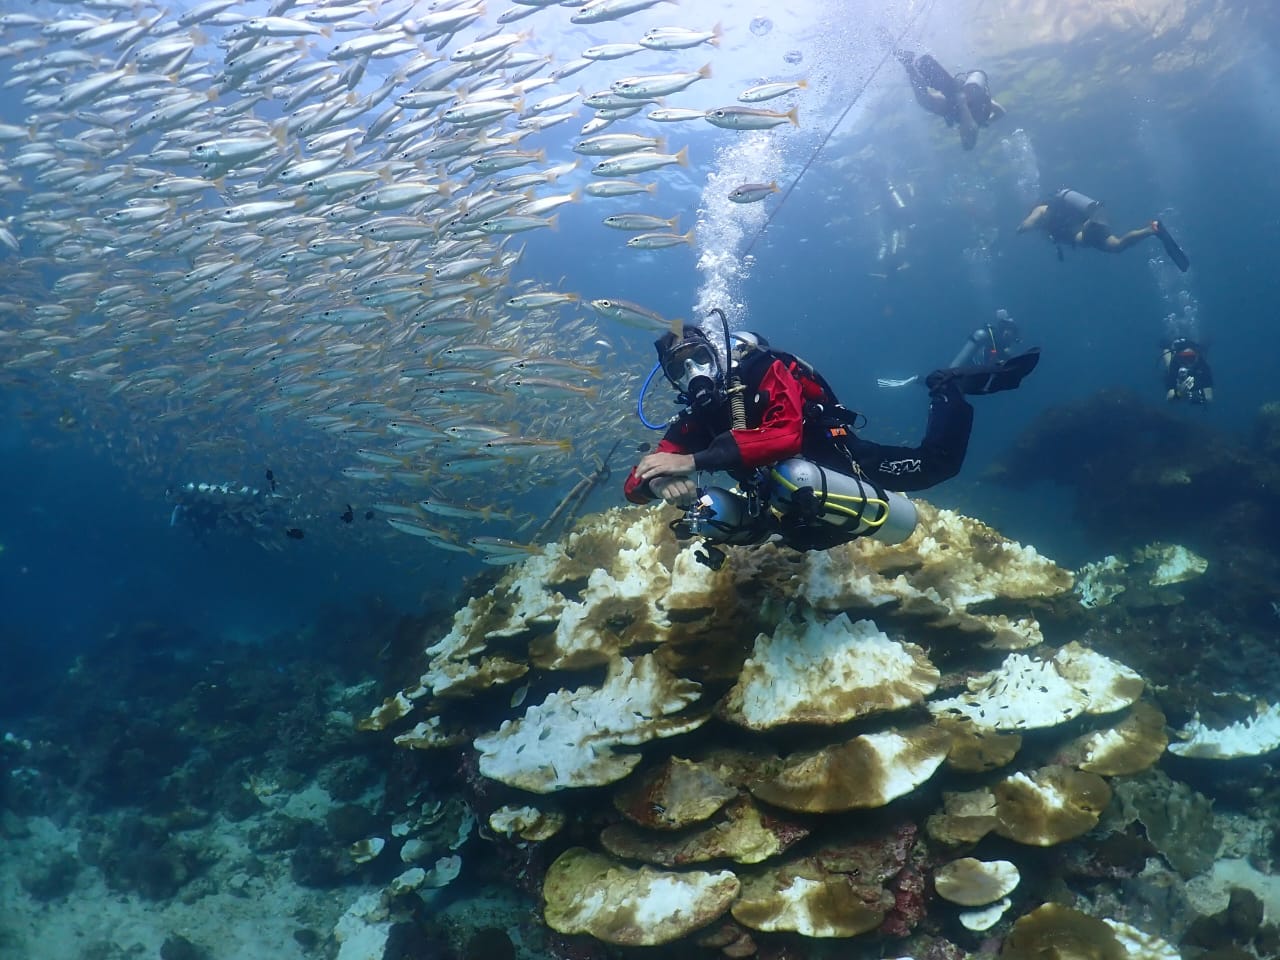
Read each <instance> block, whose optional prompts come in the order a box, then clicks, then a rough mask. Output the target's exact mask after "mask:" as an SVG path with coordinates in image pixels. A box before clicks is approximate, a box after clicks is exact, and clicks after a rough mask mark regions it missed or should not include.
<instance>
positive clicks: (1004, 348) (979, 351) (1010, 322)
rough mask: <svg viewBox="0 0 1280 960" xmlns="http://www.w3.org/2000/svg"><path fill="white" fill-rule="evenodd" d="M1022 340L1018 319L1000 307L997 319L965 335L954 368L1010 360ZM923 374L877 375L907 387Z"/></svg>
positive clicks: (880, 382) (885, 382) (890, 384)
mask: <svg viewBox="0 0 1280 960" xmlns="http://www.w3.org/2000/svg"><path fill="white" fill-rule="evenodd" d="M1021 342H1022V332H1021V331H1020V330H1019V329H1018V324H1017V321H1015V320H1014V319H1013V317H1011V316H1009V311H1008V310H997V311H996V317H995V320H993V321H992V322H991V323H988V324H986V325H985V326H981V327H979V328H978V329H977V330H974V331H973V333H971V334H969V336H968V337H966V338H965V341H964V345H963V346H962V347H961V348H960V352H959V353H957V354H956V355H955V357H954V358H953V359H952V361H951V369H953V370H954V369H957V368H960V367H968V366H987V365H989V364H995V363H999V362H1000V361H1002V360H1008V359H1009V358H1010V357H1012V356H1013V348H1014V347H1016V346H1017V345H1018V344H1020V343H1021ZM924 379H925V377H924V376H923V375H922V374H916V375H915V376H911V377H907V378H906V379H905V380H892V379H889V378H887V377H879V378H877V379H876V385H877V386H881V387H905V386H907V384H910V383H918V382H920V381H921V380H924Z"/></svg>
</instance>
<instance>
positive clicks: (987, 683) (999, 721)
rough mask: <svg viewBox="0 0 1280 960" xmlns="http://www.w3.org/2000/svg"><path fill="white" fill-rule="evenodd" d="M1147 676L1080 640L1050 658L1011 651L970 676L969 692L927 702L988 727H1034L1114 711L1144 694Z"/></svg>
mask: <svg viewBox="0 0 1280 960" xmlns="http://www.w3.org/2000/svg"><path fill="white" fill-rule="evenodd" d="M1142 689H1143V681H1142V678H1141V677H1140V676H1138V674H1137V673H1135V672H1134V671H1133V670H1130V669H1129V668H1128V667H1126V666H1125V665H1124V664H1122V663H1118V662H1116V661H1115V660H1111V659H1109V658H1107V657H1104V656H1102V654H1100V653H1095V652H1094V651H1092V650H1089V649H1087V648H1085V647H1083V646H1081V645H1080V644H1078V643H1069V644H1067V645H1066V646H1065V647H1062V648H1061V649H1060V650H1058V652H1057V653H1056V654H1054V656H1053V658H1052V659H1051V660H1033V659H1032V658H1031V657H1028V656H1026V655H1024V654H1021V653H1012V654H1010V655H1009V656H1008V657H1007V658H1005V661H1004V663H1002V664H1001V665H1000V666H999V667H998V668H997V669H995V670H992V671H991V672H990V673H986V674H983V675H982V676H979V677H974V678H973V679H972V680H970V681H969V692H968V693H963V694H960V695H959V696H957V697H952V698H950V699H948V700H938V701H935V702H933V703H930V704H929V710H930V711H931V712H932V713H934V714H935V715H940V716H963V717H966V718H967V719H969V720H971V721H972V722H973V723H974V724H975V726H977V727H980V728H983V729H987V730H1036V729H1042V728H1045V727H1055V726H1057V725H1059V724H1061V723H1066V722H1067V721H1068V720H1071V719H1073V718H1075V717H1078V716H1079V715H1080V714H1082V713H1090V714H1101V713H1110V712H1112V711H1115V710H1120V709H1122V708H1123V707H1127V706H1129V705H1130V704H1131V703H1133V702H1134V701H1136V700H1137V699H1138V697H1139V696H1141V695H1142Z"/></svg>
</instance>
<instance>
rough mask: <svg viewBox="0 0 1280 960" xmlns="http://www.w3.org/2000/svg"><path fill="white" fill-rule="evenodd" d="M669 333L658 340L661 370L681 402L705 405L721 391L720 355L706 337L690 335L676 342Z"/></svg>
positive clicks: (710, 402) (701, 406)
mask: <svg viewBox="0 0 1280 960" xmlns="http://www.w3.org/2000/svg"><path fill="white" fill-rule="evenodd" d="M674 341H675V338H674V337H673V336H671V335H670V334H668V335H667V337H665V338H663V339H662V340H659V341H658V343H657V344H656V346H657V347H658V356H659V358H660V359H661V362H662V372H663V374H664V375H665V376H666V378H667V380H669V381H670V382H671V384H672V386H674V387H675V388H676V389H677V390H679V391H680V398H681V402H682V403H687V404H688V405H689V406H691V407H693V408H694V409H695V410H697V409H705V408H706V407H708V406H709V405H711V404H712V403H714V402H715V400H716V398H717V397H718V396H719V395H720V393H721V390H720V379H721V374H720V358H719V357H718V356H717V355H716V352H715V349H714V348H713V347H712V346H711V344H710V343H709V342H708V341H707V339H706V338H705V337H701V336H696V335H695V336H689V337H688V339H685V340H684V341H682V342H674Z"/></svg>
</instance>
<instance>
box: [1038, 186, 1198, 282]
mask: <svg viewBox="0 0 1280 960" xmlns="http://www.w3.org/2000/svg"><path fill="white" fill-rule="evenodd" d="M1028 230H1042V231H1044V233H1045V234H1046V235H1047V236H1048V237H1049V239H1050V240H1052V241H1053V242H1054V244H1055V245H1056V246H1057V248H1058V259H1059V260H1061V259H1062V248H1063V247H1064V246H1068V247H1093V249H1095V250H1101V251H1102V252H1103V253H1119V252H1120V251H1122V250H1128V249H1129V248H1130V247H1132V246H1133V245H1134V244H1135V243H1138V242H1139V241H1140V240H1145V239H1147V237H1158V238H1159V239H1160V242H1161V243H1162V244H1163V245H1164V250H1165V253H1167V254H1168V255H1169V259H1170V260H1172V261H1173V262H1174V263H1175V264H1177V267H1178V269H1179V270H1181V271H1182V272H1183V273H1186V272H1187V270H1188V269H1190V267H1191V260H1190V258H1189V257H1188V256H1187V255H1186V254H1185V253H1183V251H1182V248H1181V247H1180V246H1178V244H1177V242H1176V241H1175V240H1174V239H1173V237H1172V236H1170V235H1169V231H1168V230H1167V229H1166V228H1165V226H1164V224H1162V223H1161V222H1160V221H1159V220H1152V221H1151V222H1150V223H1149V224H1147V225H1146V226H1145V227H1139V228H1138V229H1136V230H1130V231H1129V232H1128V233H1126V234H1124V235H1122V236H1118V237H1117V236H1116V235H1115V234H1113V233H1112V232H1111V225H1110V223H1108V221H1107V212H1106V208H1105V207H1103V205H1102V203H1101V202H1100V201H1098V200H1094V199H1093V198H1092V197H1089V196H1085V194H1083V193H1081V192H1080V191H1078V190H1071V189H1067V188H1064V189H1062V190H1059V191H1058V192H1057V193H1055V194H1054V195H1053V196H1052V197H1050V198H1049V199H1048V200H1045V201H1043V202H1041V203H1038V204H1036V205H1035V206H1034V207H1032V208H1031V212H1030V213H1028V214H1027V216H1026V218H1025V219H1024V220H1023V221H1022V223H1020V224H1018V233H1025V232H1026V231H1028Z"/></svg>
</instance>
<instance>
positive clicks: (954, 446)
mask: <svg viewBox="0 0 1280 960" xmlns="http://www.w3.org/2000/svg"><path fill="white" fill-rule="evenodd" d="M738 374H739V377H740V378H741V380H742V382H743V385H744V387H745V397H746V414H747V429H745V430H734V429H732V426H731V423H732V421H731V419H730V409H729V403H728V401H722V402H720V403H717V404H715V405H714V406H713V407H712V408H711V409H710V410H707V411H699V412H697V413H695V412H693V411H690V410H686V411H685V412H684V413H683V414H681V415H680V417H679V418H678V419H677V420H676V422H675V423H673V424H672V425H671V426H670V427H669V428H668V430H667V433H666V436H664V437H663V438H662V441H661V442H660V443H659V444H658V448H657V452H658V453H691V454H693V462H694V465H695V466H696V467H697V468H698V469H699V470H708V471H713V470H725V471H727V472H728V473H729V474H731V475H732V476H733V477H734V478H735V479H737V480H739V481H741V482H748V481H750V480H751V479H752V476H753V474H754V472H755V470H756V468H757V467H763V466H768V465H769V464H773V463H778V462H780V461H782V460H786V459H788V458H789V457H797V456H803V457H806V458H808V459H809V460H812V461H814V462H815V463H817V464H819V465H820V466H824V467H828V468H830V469H832V470H836V471H839V472H841V473H853V472H855V470H856V471H859V472H861V474H862V476H864V477H866V478H867V479H868V480H870V481H871V482H872V483H874V484H877V485H879V486H881V487H884V488H886V489H889V490H898V491H902V490H923V489H925V488H926V487H931V486H933V485H934V484H937V483H941V482H942V481H943V480H948V479H950V478H951V477H954V476H955V475H956V474H957V473H959V472H960V466H961V464H962V463H963V462H964V456H965V452H966V450H967V449H968V445H969V431H970V430H971V428H972V427H973V407H971V406H969V404H968V402H966V401H965V399H964V397H963V396H962V395H961V393H960V391H959V389H957V387H956V386H955V384H954V383H949V384H948V385H947V386H946V387H945V388H944V389H942V390H940V391H937V392H935V393H934V394H933V395H932V400H931V402H930V404H929V423H928V427H927V428H926V430H925V436H924V440H923V441H922V442H921V443H920V445H919V446H918V447H895V446H886V445H884V444H879V443H872V442H870V441H868V440H863V439H861V438H860V437H858V436H856V435H855V434H854V433H853V429H852V422H853V414H851V413H849V412H848V411H846V410H845V409H844V408H843V407H841V406H840V403H839V401H838V400H837V399H836V397H835V394H834V393H833V392H832V390H831V388H830V386H829V385H828V384H827V383H826V381H825V379H823V377H822V376H821V375H820V374H818V373H817V372H816V371H814V370H813V368H812V367H810V366H809V365H808V364H806V363H804V362H803V361H801V360H799V359H797V358H796V357H794V356H792V355H790V354H787V353H782V352H781V351H777V350H758V351H755V352H753V353H752V354H751V355H749V356H748V357H747V359H746V360H744V361H743V363H742V364H741V365H740V366H739V368H738ZM623 492H624V493H625V494H626V497H627V499H628V500H630V501H631V502H632V503H648V502H649V501H651V500H653V499H654V496H653V493H652V492H651V491H650V490H649V484H648V483H641V482H640V481H639V480H637V479H636V475H635V471H634V470H632V471H631V473H630V474H629V475H628V476H627V480H626V483H625V484H624V486H623Z"/></svg>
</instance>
